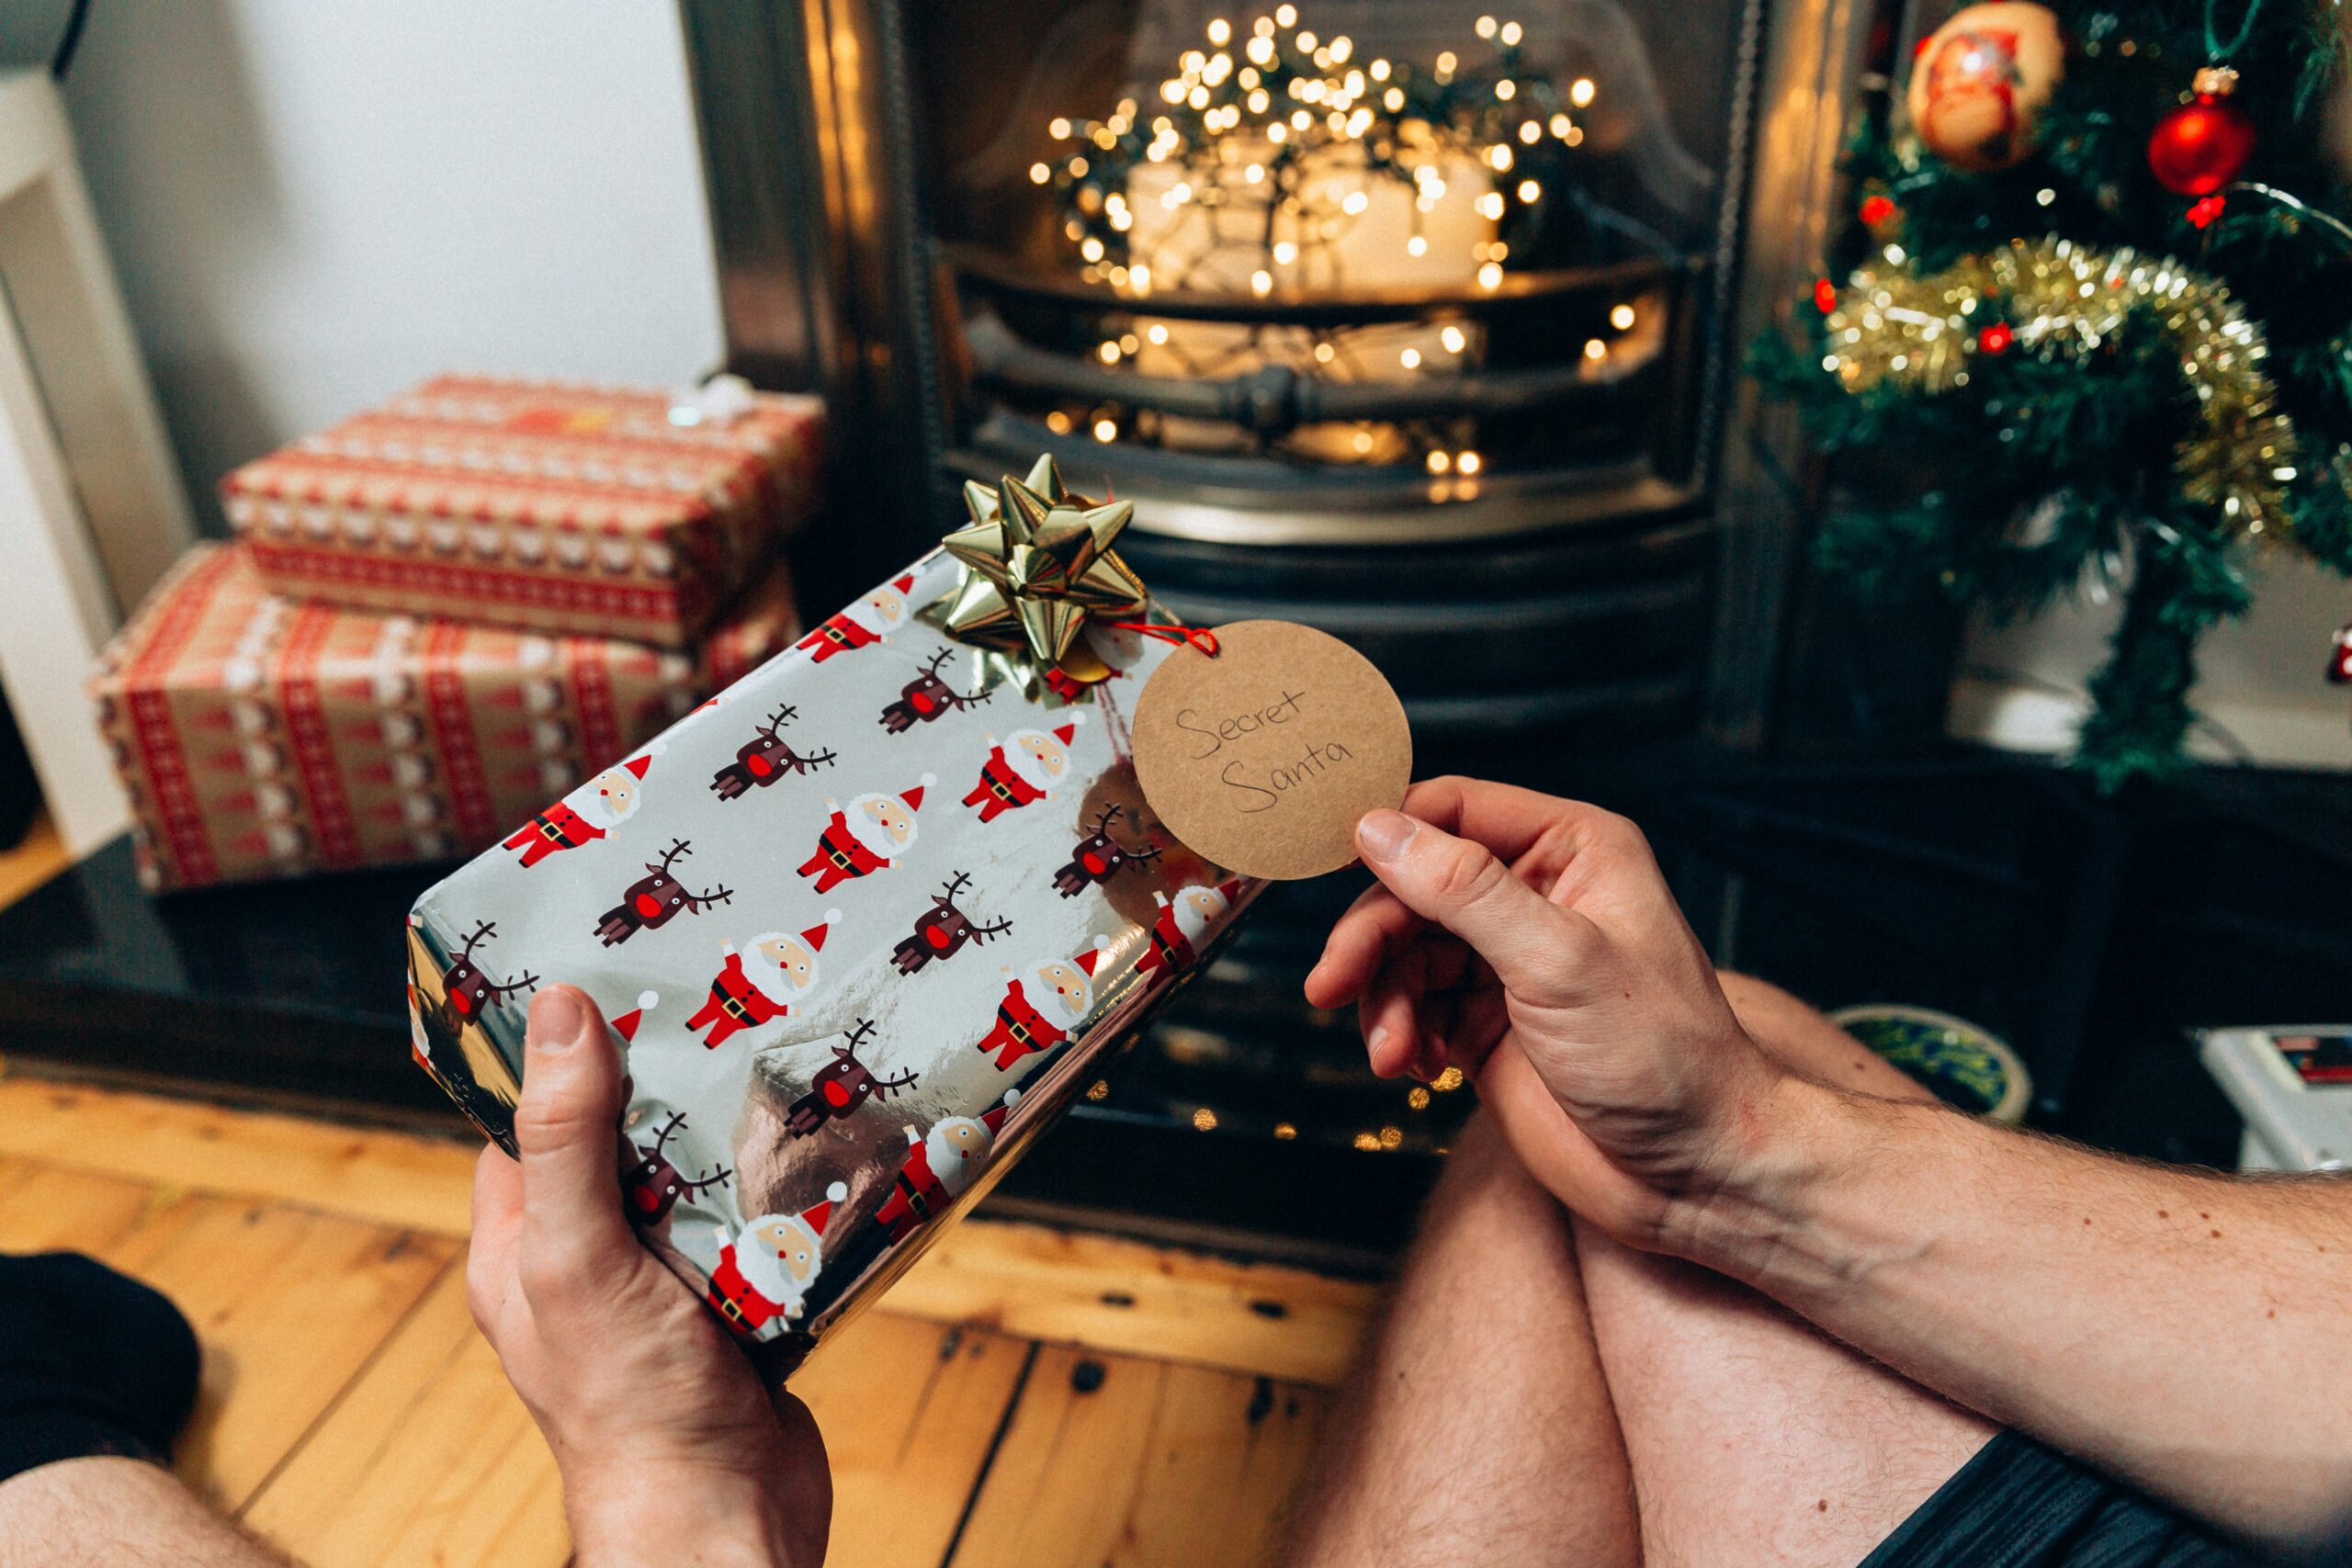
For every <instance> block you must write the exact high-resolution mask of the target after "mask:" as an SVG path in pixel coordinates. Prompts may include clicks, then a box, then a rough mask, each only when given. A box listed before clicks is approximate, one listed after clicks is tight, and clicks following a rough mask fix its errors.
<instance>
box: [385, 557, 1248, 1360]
mask: <svg viewBox="0 0 2352 1568" xmlns="http://www.w3.org/2000/svg"><path fill="white" fill-rule="evenodd" d="M958 575H959V568H958V565H957V562H956V560H955V559H953V558H950V557H949V556H948V555H947V554H946V553H944V551H934V552H933V553H932V554H931V555H929V556H927V557H925V558H923V559H922V560H921V561H919V562H917V563H916V564H915V565H914V566H913V567H912V568H911V569H910V570H908V571H907V572H905V573H903V574H901V575H900V576H899V577H897V578H896V579H894V580H892V581H889V582H888V583H886V584H884V585H882V586H880V587H878V588H877V589H876V590H875V591H874V592H872V593H871V594H869V595H867V596H866V597H865V599H863V600H861V601H860V602H859V603H857V604H854V605H852V606H851V607H850V608H849V609H847V610H845V611H844V612H842V614H841V615H836V616H834V617H832V618H831V619H830V620H828V621H827V622H825V623H824V624H823V625H822V626H819V627H817V628H815V629H814V630H812V631H811V632H810V633H809V636H808V637H804V638H803V639H802V640H801V641H800V642H799V644H798V645H797V646H796V647H795V648H794V649H790V650H789V651H787V652H786V653H784V654H781V655H779V656H778V657H777V658H776V659H775V660H772V661H771V662H770V663H768V664H767V665H766V666H764V667H763V668H762V669H760V670H759V671H755V672H754V673H753V674H752V675H751V676H750V677H749V678H747V679H745V680H744V681H742V682H739V683H738V684H737V685H735V686H734V687H733V688H731V689H730V690H729V691H727V692H725V693H723V694H721V695H720V696H718V698H716V699H714V700H713V701H712V702H710V703H708V704H706V705H703V706H702V707H701V708H700V709H698V710H697V711H695V713H693V714H691V715H689V716H687V717H686V718H684V720H683V721H681V722H680V723H679V724H677V725H676V726H674V727H673V728H671V729H670V730H669V731H668V732H667V733H665V734H663V735H662V736H661V737H660V738H659V739H656V740H655V741H653V742H652V743H651V744H650V746H648V747H647V748H646V749H645V750H643V751H641V752H640V753H639V754H638V755H637V756H635V757H632V758H631V759H629V761H628V763H627V764H626V765H625V766H624V767H623V768H622V769H621V770H619V771H618V774H616V773H608V774H606V775H605V777H604V779H602V780H599V781H592V783H591V784H590V785H588V786H586V787H585V788H584V789H583V791H582V792H581V793H580V794H577V795H572V796H570V797H567V799H566V800H565V801H564V802H562V803H560V804H559V805H558V806H557V807H552V808H550V809H549V811H548V812H547V813H543V814H542V815H541V816H540V817H538V818H534V821H533V823H532V824H530V825H527V826H526V828H525V829H522V830H521V831H519V832H517V833H516V834H515V835H514V837H513V838H512V839H510V840H508V842H507V845H506V847H505V848H503V849H502V850H500V851H498V852H492V853H490V854H486V855H484V856H482V857H481V859H479V860H477V861H475V862H474V863H471V864H469V865H468V866H467V867H465V868H464V869H463V870H461V871H459V872H458V874H455V875H454V876H452V877H450V878H449V879H448V880H447V881H446V882H443V883H442V884H440V885H439V886H436V887H435V888H433V889H432V890H431V891H430V892H428V893H426V894H425V895H424V897H423V898H422V899H420V900H419V902H418V903H417V906H416V908H415V910H414V912H413V915H412V916H411V919H410V926H411V929H410V933H409V956H410V966H411V1011H412V1018H413V1042H414V1049H415V1054H416V1056H417V1058H418V1060H419V1062H420V1063H421V1064H422V1065H423V1066H424V1067H425V1069H426V1070H427V1071H428V1072H430V1073H432V1074H433V1076H434V1077H435V1078H436V1079H438V1080H439V1081H440V1082H441V1083H442V1085H443V1087H444V1088H445V1089H447V1090H448V1091H449V1092H450V1094H451V1095H452V1096H453V1097H454V1098H456V1099H457V1100H458V1103H459V1104H461V1105H462V1106H464V1107H465V1108H466V1109H467V1110H468V1111H469V1113H470V1114H471V1115H472V1116H473V1117H474V1118H475V1120H476V1121H478V1122H480V1123H481V1126H482V1128H483V1130H484V1131H485V1132H486V1133H488V1134H489V1135H490V1136H491V1137H492V1139H493V1140H494V1141H496V1142H498V1143H499V1144H501V1145H503V1146H505V1147H507V1148H509V1149H512V1148H513V1146H514V1143H513V1132H512V1112H513V1109H514V1105H515V1099H516V1097H517V1095H518V1094H519V1092H520V1083H519V1072H520V1066H521V1062H522V1055H523V1032H524V1023H525V1015H526V1010H527V1006H528V1001H529V992H530V990H531V988H532V987H534V986H536V985H537V984H541V983H547V982H552V981H557V980H562V981H569V982H571V983H573V984H576V985H579V986H581V987H583V988H584V989H585V990H587V991H588V993H589V994H590V995H591V996H592V997H594V998H595V1000H596V1001H597V1002H598V1004H599V1005H600V1006H601V1007H602V1008H603V1009H604V1010H605V1014H606V1016H607V1017H608V1018H610V1019H612V1020H613V1021H614V1030H615V1032H616V1034H617V1035H618V1036H619V1038H620V1040H621V1041H622V1043H623V1044H622V1049H623V1050H624V1051H625V1052H626V1063H627V1070H628V1079H629V1084H630V1098H629V1105H628V1114H627V1118H626V1122H625V1125H624V1129H623V1143H624V1148H623V1149H622V1151H621V1159H622V1164H623V1166H624V1168H625V1174H624V1181H623V1186H624V1190H625V1192H626V1194H627V1202H628V1207H629V1210H630V1212H631V1214H632V1216H633V1218H634V1219H635V1220H636V1222H637V1224H638V1225H639V1229H640V1231H641V1233H642V1234H643V1235H645V1237H646V1239H647V1241H648V1243H649V1244H650V1246H652V1247H654V1249H655V1250H656V1251H657V1252H658V1253H659V1254H660V1255H661V1256H662V1258H664V1259H665V1260H666V1261H667V1262H668V1263H669V1264H670V1265H671V1266H672V1267H673V1269H676V1270H677V1271H678V1272H679V1273H680V1274H681V1275H682V1276H683V1277H684V1278H685V1279H686V1280H688V1281H689V1282H690V1283H692V1284H693V1286H694V1287H695V1290H696V1291H697V1292H700V1293H701V1294H702V1295H703V1296H704V1297H705V1298H706V1300H707V1302H708V1303H710V1305H711V1307H712V1309H713V1310H714V1311H716V1312H718V1314H720V1316H721V1317H722V1318H724V1319H725V1320H726V1321H727V1322H728V1323H729V1324H730V1325H732V1326H733V1327H734V1328H735V1329H736V1330H737V1332H738V1333H739V1334H740V1335H741V1336H743V1337H745V1338H746V1339H747V1340H749V1341H752V1342H754V1343H755V1344H756V1345H757V1346H758V1347H759V1348H760V1349H761V1351H762V1354H763V1358H765V1359H771V1360H772V1363H773V1364H774V1365H775V1367H776V1368H777V1370H779V1371H782V1370H788V1369H789V1368H790V1367H791V1366H793V1365H797V1362H798V1360H799V1359H800V1358H801V1356H803V1355H805V1354H806V1352H807V1350H808V1348H809V1347H810V1346H811V1345H813V1344H814V1343H815V1342H816V1339H817V1337H819V1336H820V1335H822V1334H823V1333H824V1332H825V1331H826V1330H827V1329H828V1328H830V1327H831V1326H832V1325H835V1324H836V1323H838V1322H839V1321H841V1320H842V1318H843V1317H844V1316H845V1315H846V1314H849V1313H850V1312H852V1311H854V1310H855V1309H856V1308H857V1307H860V1306H862V1305H864V1304H865V1303H867V1302H869V1301H870V1300H871V1299H872V1297H873V1296H874V1294H876V1292H878V1290H879V1289H880V1288H881V1287H882V1286H883V1285H885V1284H887V1283H888V1280H890V1279H892V1278H895V1277H896V1275H897V1274H898V1272H899V1271H900V1270H901V1269H904V1268H905V1267H906V1266H907V1265H908V1264H909V1263H910V1262H911V1261H912V1260H913V1258H914V1257H915V1255H916V1253H917V1252H919V1251H920V1250H921V1248H922V1247H923V1246H924V1245H925V1244H927V1242H928V1240H929V1239H930V1237H931V1236H932V1235H933V1234H935V1233H936V1231H937V1230H938V1229H939V1228H940V1226H941V1224H943V1222H944V1221H945V1220H946V1219H947V1218H948V1217H949V1216H951V1215H952V1214H954V1213H957V1212H959V1211H960V1210H962V1209H963V1208H964V1207H966V1206H967V1205H968V1204H969V1203H971V1202H973V1201H976V1200H977V1199H978V1197H979V1195H980V1193H981V1192H982V1191H983V1190H985V1188H986V1187H987V1186H988V1185H989V1184H990V1183H991V1181H992V1180H993V1179H994V1178H995V1176H996V1175H998V1174H999V1173H1001V1171H1002V1170H1003V1169H1004V1168H1006V1167H1007V1165H1008V1164H1009V1163H1010V1162H1011V1161H1012V1158H1014V1157H1015V1156H1017V1154H1018V1152H1019V1151H1020V1150H1021V1149H1022V1148H1023V1147H1024V1146H1025V1145H1026V1144H1027V1143H1028V1142H1029V1140H1031V1139H1032V1138H1034V1137H1035V1135H1036V1134H1037V1133H1038V1132H1039V1131H1040V1130H1042V1129H1043V1128H1044V1127H1045V1126H1046V1125H1047V1124H1048V1123H1049V1122H1051V1121H1052V1120H1053V1119H1054V1117H1055V1116H1056V1115H1057V1114H1058V1112H1059V1111H1062V1110H1063V1109H1065V1108H1066V1107H1067V1106H1068V1105H1069V1102H1070V1101H1071V1100H1073V1099H1074V1098H1075V1097H1076V1096H1077V1095H1078V1094H1080V1092H1082V1091H1083V1090H1084V1089H1085V1088H1086V1087H1087V1086H1088V1085H1090V1084H1091V1082H1092V1081H1093V1080H1094V1078H1095V1077H1096V1075H1097V1073H1098V1070H1099V1068H1100V1066H1101V1065H1102V1062H1103V1059H1104V1058H1105V1057H1106V1056H1108V1055H1111V1054H1113V1053H1114V1052H1115V1051H1116V1050H1118V1049H1120V1048H1121V1047H1123V1046H1124V1045H1125V1044H1126V1043H1131V1042H1132V1040H1133V1039H1134V1038H1135V1037H1136V1034H1137V1032H1139V1030H1140V1028H1141V1025H1142V1024H1143V1022H1144V1021H1145V1020H1146V1018H1147V1017H1148V1014H1149V1013H1151V1012H1152V1011H1153V1010H1155V1009H1156V1008H1157V1007H1158V1006H1159V1005H1160V1004H1161V1003H1162V1002H1164V1001H1165V1000H1166V999H1167V998H1168V997H1169V996H1170V994H1171V993H1172V991H1173V990H1174V989H1175V987H1177V986H1178V985H1179V984H1180V983H1181V982H1182V980H1183V979H1184V978H1185V977H1186V976H1188V975H1189V974H1191V973H1192V972H1193V971H1194V970H1195V969H1197V968H1198V967H1199V966H1200V965H1201V964H1204V962H1205V961H1206V960H1207V958H1208V956H1209V953H1210V952H1211V950H1212V949H1213V948H1214V946H1215V945H1216V942H1218V941H1220V940H1221V939H1222V938H1223V937H1224V936H1225V935H1227V933H1228V932H1229V931H1230V930H1231V929H1232V927H1233V925H1234V924H1235V922H1236V920H1237V919H1238V916H1239V915H1240V914H1241V912H1242V910H1243V909H1244V908H1245V907H1246V906H1247V905H1248V904H1249V903H1250V901H1251V900H1252V899H1253V898H1255V897H1256V896H1257V895H1258V893H1259V891H1260V888H1261V886H1262V885H1261V884H1260V883H1257V882H1254V881H1250V880H1248V879H1244V878H1238V877H1235V876H1232V875H1229V874H1227V873H1226V872H1225V871H1224V870H1222V869H1221V868H1219V867H1217V866H1215V865H1211V864H1208V863H1204V861H1202V860H1201V859H1200V858H1199V857H1197V856H1196V855H1194V854H1193V853H1192V852H1190V851H1188V850H1187V849H1186V848H1185V847H1184V846H1183V845H1182V843H1180V842H1178V841H1176V840H1175V839H1174V837H1173V836H1172V835H1171V834H1170V833H1168V832H1167V831H1166V830H1165V829H1164V828H1163V827H1162V826H1161V825H1160V824H1159V820H1158V818H1157V817H1156V816H1155V815H1154V813H1153V812H1152V811H1151V809H1150V808H1149V807H1148V805H1146V803H1145V802H1144V799H1143V796H1142V794H1141V792H1140V790H1139V789H1138V788H1137V786H1136V779H1135V773H1134V770H1133V767H1132V764H1131V759H1130V755H1129V749H1128V730H1127V716H1128V715H1129V713H1130V712H1131V711H1132V707H1133V704H1134V702H1135V700H1136V694H1138V693H1139V692H1140V690H1141V689H1142V686H1143V683H1144V682H1145V681H1146V679H1147V678H1148V676H1149V675H1150V674H1151V672H1152V671H1153V670H1154V669H1156V668H1157V667H1158V666H1159V662H1160V661H1161V660H1163V659H1165V658H1166V657H1167V656H1168V655H1169V653H1170V645H1169V644H1168V643H1167V642H1165V641H1162V640H1159V639H1158V638H1155V637H1146V636H1139V635H1137V634H1136V632H1135V631H1134V630H1131V629H1119V628H1117V627H1115V626H1105V625H1103V624H1102V622H1101V621H1100V620H1099V619H1098V620H1097V621H1095V622H1092V623H1090V624H1088V625H1087V626H1085V628H1084V630H1083V633H1082V636H1083V637H1084V638H1085V640H1086V644H1087V649H1088V650H1089V651H1091V653H1092V654H1094V655H1097V656H1099V658H1100V660H1101V661H1102V663H1103V665H1104V666H1107V667H1108V674H1107V676H1106V677H1105V678H1103V679H1101V680H1099V681H1095V682H1091V683H1081V682H1075V681H1072V680H1070V679H1069V678H1068V677H1067V676H1065V675H1063V674H1062V673H1061V672H1060V671H1059V670H1058V669H1056V670H1053V671H1047V672H1046V675H1045V676H1044V677H1043V678H1040V677H1039V676H1038V675H1037V673H1036V671H1035V667H1034V666H1028V667H1024V666H1023V664H1022V662H1021V661H1020V660H1017V659H1008V658H1007V657H1006V656H1004V655H1003V654H1001V653H999V652H994V651H991V650H989V649H981V648H976V647H973V646H969V645H967V644H966V643H964V642H960V641H958V640H956V638H954V637H950V636H948V635H947V634H946V633H945V632H944V630H943V629H941V627H942V626H943V625H944V616H943V614H942V609H943V602H944V600H945V599H947V598H948V597H949V596H951V595H952V593H953V591H954V590H955V589H956V586H957V582H958ZM1149 614H1150V607H1149V606H1148V604H1147V605H1146V607H1145V608H1144V610H1143V611H1141V612H1139V614H1138V618H1139V619H1141V618H1144V617H1146V616H1148V615H1149ZM1161 618H1162V619H1164V618H1165V617H1164V616H1163V617H1161ZM1090 663H1091V661H1090ZM619 774H626V775H627V776H626V777H625V778H623V777H620V776H619ZM605 791H615V792H617V799H618V801H619V804H618V806H617V807H615V806H614V805H613V804H612V803H613V801H614V800H615V799H616V795H611V794H605V793H604V792H605ZM574 814H585V815H589V816H592V817H594V818H596V819H597V820H599V821H600V822H602V823H603V824H604V830H603V831H602V832H601V833H600V834H599V835H598V836H596V837H594V838H592V839H586V840H582V839H579V838H578V837H576V836H575V835H574V834H573V833H572V831H571V829H570V828H569V826H568V825H567V824H568V822H569V820H570V818H571V815H574Z"/></svg>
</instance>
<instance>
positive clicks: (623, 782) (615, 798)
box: [506, 752, 653, 870]
mask: <svg viewBox="0 0 2352 1568" xmlns="http://www.w3.org/2000/svg"><path fill="white" fill-rule="evenodd" d="M652 760H653V757H652V753H651V752H643V753H640V754H639V755H638V756H635V757H631V758H630V759H629V760H628V761H626V762H623V763H622V764H621V765H620V766H618V767H616V768H606V769H605V771H604V772H603V773H598V774H597V775H596V776H595V777H594V778H593V779H590V780H589V781H588V782H587V783H586V784H582V785H581V786H580V787H579V788H578V789H575V790H573V791H572V792H571V794H570V795H565V796H564V797H563V798H562V799H561V800H559V801H557V802H556V803H555V804H554V805H553V806H550V807H548V808H547V809H546V810H545V811H542V812H540V813H539V814H538V815H537V817H534V818H531V819H530V821H528V822H527V823H526V824H524V825H523V826H522V827H520V828H518V829H515V832H514V835H513V836H512V837H510V838H509V839H508V840H506V847H507V848H508V849H510V850H520V851H522V852H523V866H524V869H526V870H528V869H529V868H530V867H532V866H535V865H537V864H538V863H540V862H541V861H543V860H545V859H547V858H548V856H549V855H551V854H554V853H555V852H557V851H559V850H575V849H578V848H579V847H580V846H581V845H582V844H585V843H590V842H593V841H594V840H598V839H601V838H603V837H604V836H605V834H607V833H610V832H611V831H612V830H613V829H616V828H617V827H619V826H620V825H621V824H622V823H623V822H625V821H627V820H628V818H629V817H630V815H631V814H632V813H634V812H635V811H636V810H637V786H638V784H639V782H640V781H641V780H643V779H644V777H645V769H646V765H647V764H648V763H650V761H652Z"/></svg>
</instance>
